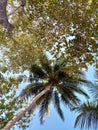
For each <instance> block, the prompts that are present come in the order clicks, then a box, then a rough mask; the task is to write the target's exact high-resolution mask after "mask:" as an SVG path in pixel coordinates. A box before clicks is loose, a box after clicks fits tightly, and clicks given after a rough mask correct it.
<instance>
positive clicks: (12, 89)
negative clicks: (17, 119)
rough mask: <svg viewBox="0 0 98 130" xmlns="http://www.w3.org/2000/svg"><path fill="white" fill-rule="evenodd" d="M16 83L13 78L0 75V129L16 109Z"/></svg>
mask: <svg viewBox="0 0 98 130" xmlns="http://www.w3.org/2000/svg"><path fill="white" fill-rule="evenodd" d="M17 86H18V82H17V81H16V80H15V79H14V78H11V77H10V78H7V79H6V78H4V76H3V75H2V73H0V129H2V128H3V127H4V126H5V124H6V123H7V122H8V121H9V120H10V119H11V118H12V117H13V115H14V113H15V111H16V110H17V109H18V105H17V96H16V88H17Z"/></svg>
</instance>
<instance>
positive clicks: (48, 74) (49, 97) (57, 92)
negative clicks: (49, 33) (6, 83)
mask: <svg viewBox="0 0 98 130" xmlns="http://www.w3.org/2000/svg"><path fill="white" fill-rule="evenodd" d="M65 66H66V63H65V61H64V60H62V61H61V60H58V61H57V62H55V63H52V64H50V62H49V60H48V59H47V58H46V57H45V56H44V58H41V59H40V64H38V65H37V64H33V65H32V66H31V73H32V74H33V81H32V82H31V84H29V85H28V86H27V87H26V88H25V89H24V90H23V91H22V93H21V94H20V96H21V100H23V99H25V98H28V97H31V96H33V99H32V100H31V102H30V103H29V104H28V105H27V106H26V107H25V108H24V109H23V110H22V111H21V112H20V113H18V114H17V115H16V116H15V117H13V118H12V120H11V121H10V122H8V124H7V125H6V126H5V128H4V129H3V130H9V129H10V128H11V127H12V126H13V125H14V124H15V122H16V121H18V120H19V119H20V118H21V117H22V116H23V115H24V114H25V113H26V112H27V111H29V110H32V107H34V104H37V105H40V121H41V123H43V122H44V119H45V116H46V115H47V113H48V110H49V104H50V101H53V102H54V105H55V108H56V110H57V112H58V114H59V116H60V117H61V119H62V120H64V115H63V112H62V109H61V107H60V101H63V103H64V104H65V105H67V106H68V107H69V108H71V107H73V106H74V105H75V106H76V105H78V104H79V103H80V100H79V98H78V97H77V96H76V93H78V94H82V95H84V96H85V97H87V98H88V97H89V96H88V94H86V93H85V91H84V90H83V88H82V85H87V84H89V81H87V80H85V79H84V75H83V73H81V72H79V73H74V74H72V76H69V75H68V74H67V73H66V71H65ZM30 78H31V77H30ZM34 79H35V80H34Z"/></svg>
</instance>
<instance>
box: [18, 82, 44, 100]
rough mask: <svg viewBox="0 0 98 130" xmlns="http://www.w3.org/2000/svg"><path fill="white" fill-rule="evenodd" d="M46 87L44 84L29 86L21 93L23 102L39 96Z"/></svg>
mask: <svg viewBox="0 0 98 130" xmlns="http://www.w3.org/2000/svg"><path fill="white" fill-rule="evenodd" d="M44 85H45V84H44V83H32V84H29V85H27V86H26V87H25V89H23V90H22V91H21V93H20V97H21V100H24V99H28V97H30V96H34V95H36V94H38V93H39V92H40V91H41V90H43V89H44Z"/></svg>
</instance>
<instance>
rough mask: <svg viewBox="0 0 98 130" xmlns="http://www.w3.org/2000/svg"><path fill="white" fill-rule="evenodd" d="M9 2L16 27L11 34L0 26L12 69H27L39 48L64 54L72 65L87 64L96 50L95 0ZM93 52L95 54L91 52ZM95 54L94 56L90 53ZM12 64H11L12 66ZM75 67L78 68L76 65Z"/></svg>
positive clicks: (84, 65)
mask: <svg viewBox="0 0 98 130" xmlns="http://www.w3.org/2000/svg"><path fill="white" fill-rule="evenodd" d="M15 2H16V1H12V0H11V1H8V4H7V7H10V8H11V9H12V10H14V11H13V12H12V10H10V11H9V10H8V8H7V11H8V17H9V19H10V21H11V23H13V25H14V26H15V29H14V31H13V34H12V36H8V35H7V34H6V33H5V32H4V31H2V28H1V29H0V30H1V32H0V34H1V35H0V40H1V46H2V45H3V47H6V48H9V49H8V50H7V51H5V55H6V56H7V57H6V58H7V59H8V58H9V60H10V64H7V65H10V67H12V68H13V69H19V67H20V66H22V68H28V67H29V66H30V65H31V64H32V62H34V61H35V59H36V58H37V57H39V55H40V54H41V52H42V51H46V50H47V51H50V53H51V54H52V55H53V56H54V57H64V58H65V59H66V60H67V61H68V62H69V63H70V65H74V66H75V67H74V68H77V69H79V68H83V67H85V68H86V67H87V64H86V63H89V64H92V63H93V62H94V61H95V54H96V52H97V48H98V44H97V30H98V26H97V5H98V2H97V0H92V1H90V0H87V1H84V0H80V1H77V0H75V1H68V0H62V1H59V0H47V1H44V0H37V1H36V0H33V1H32V0H28V1H27V3H26V6H25V8H24V12H22V11H23V10H22V9H23V8H21V6H20V1H17V2H16V3H17V5H16V3H15ZM94 53H95V54H94ZM93 54H94V55H93ZM13 65H14V66H13ZM76 66H77V67H76Z"/></svg>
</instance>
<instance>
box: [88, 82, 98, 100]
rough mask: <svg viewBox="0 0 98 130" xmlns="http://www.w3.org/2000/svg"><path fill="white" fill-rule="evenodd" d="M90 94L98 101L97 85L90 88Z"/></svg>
mask: <svg viewBox="0 0 98 130" xmlns="http://www.w3.org/2000/svg"><path fill="white" fill-rule="evenodd" d="M90 93H91V94H92V96H93V97H94V98H95V99H96V100H97V101H98V84H95V85H94V86H93V87H91V88H90Z"/></svg>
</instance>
